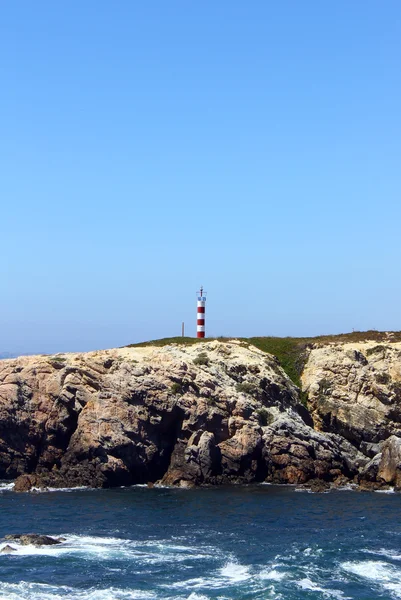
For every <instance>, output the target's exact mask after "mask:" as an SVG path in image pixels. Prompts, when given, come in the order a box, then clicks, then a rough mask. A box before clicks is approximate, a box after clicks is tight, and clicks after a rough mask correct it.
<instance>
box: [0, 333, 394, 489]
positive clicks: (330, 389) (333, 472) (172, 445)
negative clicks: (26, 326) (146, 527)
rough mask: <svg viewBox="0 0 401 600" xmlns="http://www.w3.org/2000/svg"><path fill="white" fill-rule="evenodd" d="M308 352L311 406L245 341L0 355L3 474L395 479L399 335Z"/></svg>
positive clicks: (22, 477)
mask: <svg viewBox="0 0 401 600" xmlns="http://www.w3.org/2000/svg"><path fill="white" fill-rule="evenodd" d="M308 353H309V356H308V358H307V361H306V366H305V369H304V373H303V386H304V388H305V390H307V392H308V394H309V406H308V408H309V410H307V409H306V408H305V407H304V406H303V404H301V402H300V390H299V389H298V388H297V387H296V386H295V385H294V384H293V383H292V381H291V380H290V379H289V377H288V376H287V375H286V374H285V372H284V371H283V370H282V368H281V367H280V365H279V363H278V360H277V359H276V358H275V357H274V356H272V355H270V354H267V353H265V352H262V351H261V350H258V349H257V348H255V347H253V346H250V345H249V344H247V343H246V342H240V341H230V342H220V341H212V342H203V343H197V344H193V345H179V344H172V345H168V346H164V347H160V348H157V347H152V346H145V347H134V348H121V349H114V350H106V351H99V352H90V353H85V354H63V355H56V356H29V357H20V358H18V359H12V360H2V361H0V479H15V478H17V482H16V488H15V489H17V490H25V489H29V488H31V487H32V486H33V487H35V486H38V487H70V486H76V485H89V486H97V487H107V486H116V485H130V484H134V483H150V484H151V483H156V482H159V483H162V484H166V485H179V486H192V485H204V484H206V485H208V484H223V483H247V482H255V481H267V482H277V483H307V482H309V483H310V484H311V485H312V486H315V487H317V488H319V487H320V486H321V484H323V485H327V484H328V483H330V482H332V483H333V484H343V483H345V482H347V481H353V482H359V483H360V484H361V485H364V486H378V485H386V484H392V485H396V486H399V485H401V477H399V475H398V473H399V470H398V465H399V461H400V459H401V446H400V445H399V440H401V417H400V416H399V415H400V413H399V410H400V409H399V406H400V402H401V398H400V394H401V385H400V387H398V385H399V384H398V381H401V371H400V369H401V344H397V343H389V344H387V345H385V346H378V345H377V344H376V345H375V344H374V343H366V344H359V345H355V344H354V345H352V344H351V345H350V344H337V345H336V344H331V345H323V346H318V345H317V346H311V347H310V348H309V350H308Z"/></svg>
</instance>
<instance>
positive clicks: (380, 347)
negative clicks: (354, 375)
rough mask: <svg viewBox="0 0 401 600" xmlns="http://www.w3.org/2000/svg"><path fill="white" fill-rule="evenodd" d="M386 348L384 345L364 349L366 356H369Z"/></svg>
mask: <svg viewBox="0 0 401 600" xmlns="http://www.w3.org/2000/svg"><path fill="white" fill-rule="evenodd" d="M385 350H386V348H385V347H384V346H381V345H380V346H373V348H368V349H367V350H366V356H371V355H372V354H379V352H384V351H385Z"/></svg>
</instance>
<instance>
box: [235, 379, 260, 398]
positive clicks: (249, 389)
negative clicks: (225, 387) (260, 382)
mask: <svg viewBox="0 0 401 600" xmlns="http://www.w3.org/2000/svg"><path fill="white" fill-rule="evenodd" d="M235 389H236V390H237V392H243V393H244V394H250V395H252V394H254V393H255V392H256V391H257V389H258V388H257V387H256V385H255V384H254V383H248V381H244V382H243V383H237V385H236V386H235Z"/></svg>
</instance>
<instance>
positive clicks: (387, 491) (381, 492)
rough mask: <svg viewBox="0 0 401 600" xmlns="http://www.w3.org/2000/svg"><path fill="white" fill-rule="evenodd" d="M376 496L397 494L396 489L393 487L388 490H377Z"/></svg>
mask: <svg viewBox="0 0 401 600" xmlns="http://www.w3.org/2000/svg"><path fill="white" fill-rule="evenodd" d="M375 493H376V494H395V489H394V488H393V487H390V488H388V490H375Z"/></svg>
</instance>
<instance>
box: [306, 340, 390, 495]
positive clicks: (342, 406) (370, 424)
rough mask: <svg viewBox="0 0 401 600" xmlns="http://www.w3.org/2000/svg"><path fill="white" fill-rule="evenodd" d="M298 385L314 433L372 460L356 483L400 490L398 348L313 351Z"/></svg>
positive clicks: (360, 346)
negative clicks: (347, 445) (306, 402)
mask: <svg viewBox="0 0 401 600" xmlns="http://www.w3.org/2000/svg"><path fill="white" fill-rule="evenodd" d="M302 382H303V388H304V390H305V391H306V392H307V393H308V397H309V408H310V411H311V415H312V418H313V421H314V425H315V428H316V429H317V430H319V431H322V432H335V433H337V434H339V435H340V436H341V437H343V438H344V439H346V440H348V441H349V442H350V443H351V444H352V445H353V446H354V447H355V448H356V449H358V450H359V451H360V452H361V453H363V454H364V455H365V456H366V457H368V458H370V459H371V460H370V462H369V463H368V464H367V465H365V467H364V468H363V469H362V470H361V472H360V474H359V481H360V482H361V483H363V485H364V486H365V487H369V486H371V487H377V486H378V485H381V484H391V485H395V486H396V487H397V488H401V343H400V342H392V343H385V342H383V343H379V344H378V343H377V342H364V343H346V344H328V345H325V346H316V347H313V348H312V349H311V350H310V354H309V357H308V360H307V362H306V366H305V369H304V372H303V375H302Z"/></svg>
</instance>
